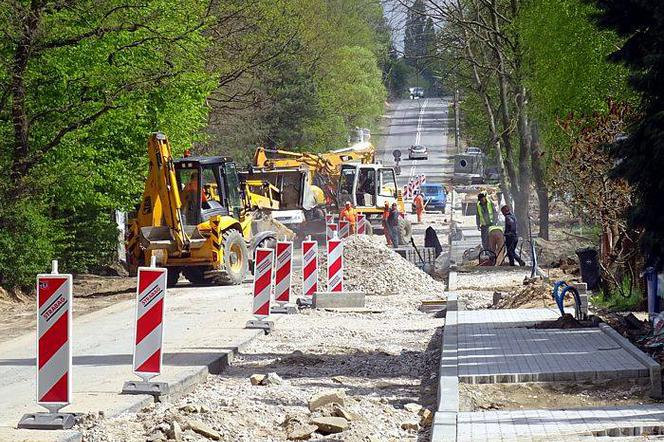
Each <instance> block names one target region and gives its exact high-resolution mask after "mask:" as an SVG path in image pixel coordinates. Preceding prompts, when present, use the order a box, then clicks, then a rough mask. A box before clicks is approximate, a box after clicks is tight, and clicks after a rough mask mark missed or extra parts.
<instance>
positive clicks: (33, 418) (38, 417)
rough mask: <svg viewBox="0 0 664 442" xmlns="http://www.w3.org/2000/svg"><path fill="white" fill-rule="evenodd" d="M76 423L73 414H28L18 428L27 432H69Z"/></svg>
mask: <svg viewBox="0 0 664 442" xmlns="http://www.w3.org/2000/svg"><path fill="white" fill-rule="evenodd" d="M75 423H76V416H75V415H74V414H72V413H28V414H24V415H23V417H22V418H21V420H20V421H19V422H18V425H17V428H19V429H27V430H69V429H70V428H72V427H73V426H74V424H75Z"/></svg>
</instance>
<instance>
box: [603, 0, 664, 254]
mask: <svg viewBox="0 0 664 442" xmlns="http://www.w3.org/2000/svg"><path fill="white" fill-rule="evenodd" d="M595 4H596V5H597V7H598V8H599V10H600V13H599V14H598V15H597V21H598V24H599V25H600V26H601V27H602V28H603V29H611V30H614V31H615V32H616V33H617V34H618V35H619V36H621V37H622V38H624V39H625V41H624V43H623V45H622V46H621V47H620V48H619V49H618V50H616V51H615V52H614V53H613V54H612V55H611V58H612V60H613V61H615V62H618V63H621V64H623V65H624V66H625V67H627V69H629V72H630V74H631V78H630V83H631V85H632V87H633V88H634V90H636V92H637V93H638V94H639V96H640V98H641V112H642V115H641V117H640V118H638V120H637V121H636V122H635V124H634V126H633V127H632V128H631V130H630V132H629V136H628V137H627V139H626V140H624V141H621V142H618V143H615V144H614V147H613V149H612V153H613V155H614V156H615V158H616V159H617V162H616V167H615V169H614V173H615V174H616V175H617V176H620V177H623V178H625V179H626V180H627V181H628V182H629V183H630V184H631V185H632V186H633V188H634V190H635V192H636V195H637V198H638V201H637V203H636V204H635V206H634V207H633V209H632V218H631V220H632V223H633V225H634V226H636V227H639V228H643V229H644V230H645V235H644V237H645V241H646V242H645V244H644V245H645V246H646V247H647V249H648V251H649V252H651V253H652V254H653V255H659V256H661V255H662V253H663V252H664V210H662V203H661V201H662V195H664V180H662V169H663V168H664V89H663V88H662V84H664V40H663V39H662V35H664V4H662V3H661V2H652V1H647V0H602V1H595Z"/></svg>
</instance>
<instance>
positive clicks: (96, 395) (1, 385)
mask: <svg viewBox="0 0 664 442" xmlns="http://www.w3.org/2000/svg"><path fill="white" fill-rule="evenodd" d="M165 306H166V312H165V331H164V359H163V364H164V365H163V373H162V375H161V376H159V377H157V378H155V379H154V381H160V382H168V384H169V387H170V394H171V395H179V394H182V393H184V392H186V391H189V390H191V389H192V388H193V387H194V385H195V384H196V383H198V382H200V381H202V380H203V379H205V377H206V376H207V375H208V373H219V372H220V371H221V370H222V369H223V367H225V366H226V365H227V364H228V363H229V362H230V361H231V360H232V358H233V353H234V352H235V351H238V349H241V348H242V347H243V346H244V345H246V344H247V343H248V342H249V341H250V340H251V339H253V338H254V337H255V336H258V335H259V334H261V333H263V332H262V331H260V330H246V329H244V325H245V322H246V321H247V320H248V319H251V318H252V315H251V314H250V313H249V312H250V311H251V296H249V287H248V286H234V287H195V288H194V287H191V288H176V289H171V290H169V293H168V294H167V296H166V299H165ZM74 308H76V300H74ZM134 316H135V313H134V302H133V301H126V302H122V303H119V304H117V305H114V306H112V307H109V308H106V309H103V310H100V311H97V312H94V313H91V314H89V315H85V316H82V317H79V318H76V319H75V320H74V323H73V334H72V343H73V363H74V366H73V370H72V374H73V399H72V404H71V405H70V406H68V407H65V408H64V409H63V410H62V411H64V412H77V413H88V412H97V411H100V410H103V411H104V413H105V415H106V416H114V415H117V414H120V413H122V412H124V411H136V410H139V409H140V408H142V407H144V406H145V405H147V404H148V403H150V402H152V401H153V398H152V397H150V396H127V395H121V394H120V391H121V389H122V386H123V384H124V382H125V381H127V380H129V379H131V378H132V377H134V375H133V374H132V370H131V361H132V341H133V334H134V331H133V321H134V320H135V317H134ZM34 347H35V337H34V334H33V333H30V334H28V335H24V336H21V337H19V338H16V339H14V340H11V341H7V342H5V343H3V344H1V345H0V397H2V398H3V399H2V406H1V407H0V440H40V439H39V438H33V437H32V436H31V435H32V434H34V433H32V432H31V433H30V434H28V433H26V432H25V431H27V430H15V429H14V427H15V426H16V424H17V423H18V421H19V419H20V418H21V416H22V415H23V414H24V413H31V412H36V411H42V410H41V407H39V406H37V405H36V404H35V397H34V396H35V378H34V376H35V357H34V353H35V348H34ZM136 379H137V380H138V378H137V377H136ZM62 434H63V437H64V438H69V437H70V436H71V435H69V434H68V433H62ZM44 437H45V438H46V439H44V440H52V439H48V438H51V437H52V435H51V434H50V433H49V434H48V435H44ZM72 440H76V439H72Z"/></svg>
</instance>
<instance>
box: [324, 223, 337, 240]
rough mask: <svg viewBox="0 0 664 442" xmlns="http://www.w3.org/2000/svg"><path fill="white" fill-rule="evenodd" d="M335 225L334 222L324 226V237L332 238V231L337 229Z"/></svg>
mask: <svg viewBox="0 0 664 442" xmlns="http://www.w3.org/2000/svg"><path fill="white" fill-rule="evenodd" d="M337 228H338V227H337V225H336V224H334V223H331V224H328V225H327V227H326V228H325V238H326V240H327V241H329V240H331V239H334V232H336V231H337Z"/></svg>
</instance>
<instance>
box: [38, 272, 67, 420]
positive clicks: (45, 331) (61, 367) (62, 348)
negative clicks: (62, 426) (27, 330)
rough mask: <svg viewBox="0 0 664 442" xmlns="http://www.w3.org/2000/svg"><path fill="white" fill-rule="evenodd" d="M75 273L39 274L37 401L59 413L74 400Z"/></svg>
mask: <svg viewBox="0 0 664 442" xmlns="http://www.w3.org/2000/svg"><path fill="white" fill-rule="evenodd" d="M71 327H72V276H71V275H60V274H58V273H57V263H56V262H54V264H53V273H52V274H50V275H49V274H43V275H38V276H37V403H38V404H39V405H42V406H44V407H46V408H48V409H49V411H51V412H57V411H58V410H59V409H60V408H62V407H64V406H65V405H68V404H69V403H70V402H71V389H72V385H71Z"/></svg>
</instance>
